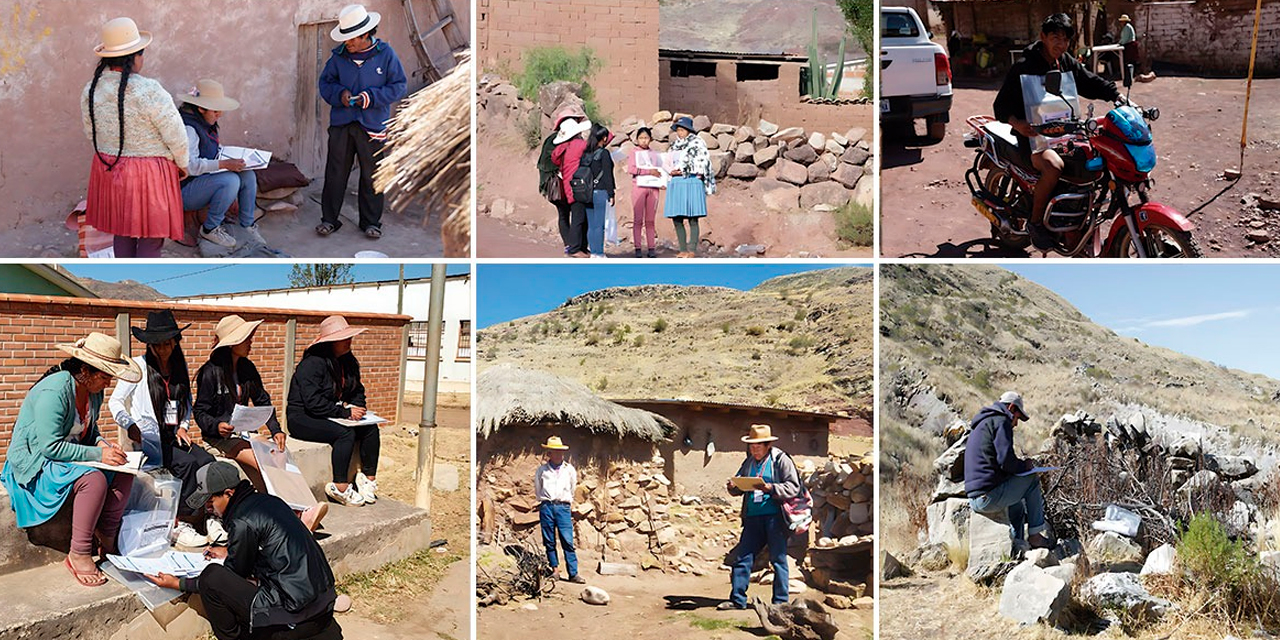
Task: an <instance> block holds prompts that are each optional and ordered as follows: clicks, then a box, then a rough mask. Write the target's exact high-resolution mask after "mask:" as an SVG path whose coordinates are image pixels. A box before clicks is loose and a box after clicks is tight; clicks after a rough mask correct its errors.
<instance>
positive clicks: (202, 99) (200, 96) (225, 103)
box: [178, 80, 240, 111]
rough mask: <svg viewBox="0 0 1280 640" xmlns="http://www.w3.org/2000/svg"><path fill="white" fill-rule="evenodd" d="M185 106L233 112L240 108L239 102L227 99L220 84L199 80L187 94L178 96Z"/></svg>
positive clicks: (213, 81)
mask: <svg viewBox="0 0 1280 640" xmlns="http://www.w3.org/2000/svg"><path fill="white" fill-rule="evenodd" d="M178 99H179V100H181V101H182V102H183V103H185V104H194V105H195V106H197V107H204V108H206V109H208V110H210V111H235V110H236V109H239V108H240V101H239V100H236V99H234V98H229V97H227V92H226V91H225V90H224V89H223V88H222V83H221V82H218V81H216V80H201V81H199V82H197V83H196V86H195V88H194V89H192V90H191V91H190V92H189V93H186V94H184V95H180V96H178Z"/></svg>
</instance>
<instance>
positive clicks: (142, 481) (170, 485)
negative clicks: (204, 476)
mask: <svg viewBox="0 0 1280 640" xmlns="http://www.w3.org/2000/svg"><path fill="white" fill-rule="evenodd" d="M144 440H145V439H144ZM181 493H182V481H181V480H178V479H177V478H175V477H173V476H172V475H170V474H169V472H167V471H160V472H158V473H156V474H154V475H151V474H145V473H144V474H141V475H138V476H137V477H135V478H134V480H133V491H132V492H131V493H130V494H129V504H128V505H127V506H126V507H125V511H124V518H123V520H121V523H120V539H119V543H118V544H119V547H120V555H123V556H133V555H147V554H149V553H152V552H154V551H157V550H160V549H163V548H166V547H168V546H169V536H170V534H172V532H173V521H174V520H175V519H176V518H177V517H178V499H179V496H180V495H181Z"/></svg>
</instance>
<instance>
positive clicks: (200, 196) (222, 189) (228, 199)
mask: <svg viewBox="0 0 1280 640" xmlns="http://www.w3.org/2000/svg"><path fill="white" fill-rule="evenodd" d="M257 199H258V178H257V176H255V175H254V173H253V172H252V171H241V172H239V173H235V172H233V171H222V172H219V173H205V174H202V175H198V176H196V177H194V178H192V179H191V180H190V181H189V182H187V183H186V184H184V185H182V209H183V210H184V211H195V210H197V209H203V208H204V207H209V216H208V217H207V218H205V221H204V227H205V228H206V229H213V228H216V227H218V226H219V225H221V224H222V221H223V220H224V219H226V217H227V211H228V210H230V209H231V203H232V202H236V201H239V202H240V226H242V227H252V226H253V211H254V207H255V206H257V203H256V202H255V201H256V200H257Z"/></svg>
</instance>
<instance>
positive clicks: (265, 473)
mask: <svg viewBox="0 0 1280 640" xmlns="http://www.w3.org/2000/svg"><path fill="white" fill-rule="evenodd" d="M249 446H250V447H252V448H253V457H254V459H256V460H257V461H258V470H260V471H261V472H262V480H263V482H264V483H266V485H267V493H269V494H271V495H273V496H275V497H277V498H280V499H281V500H284V502H285V504H287V505H289V506H290V507H293V508H294V509H298V510H299V511H305V510H307V509H310V508H311V507H313V506H315V504H316V498H315V496H314V495H312V494H311V486H310V485H308V484H307V479H306V478H305V477H303V475H302V470H301V469H299V468H298V465H297V464H295V463H294V461H293V456H292V455H290V453H289V452H288V451H287V450H285V451H281V450H280V449H279V448H277V447H276V443H274V442H271V441H269V440H264V439H262V438H251V439H250V440H249Z"/></svg>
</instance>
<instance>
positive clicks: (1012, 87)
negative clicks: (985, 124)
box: [993, 41, 1120, 122]
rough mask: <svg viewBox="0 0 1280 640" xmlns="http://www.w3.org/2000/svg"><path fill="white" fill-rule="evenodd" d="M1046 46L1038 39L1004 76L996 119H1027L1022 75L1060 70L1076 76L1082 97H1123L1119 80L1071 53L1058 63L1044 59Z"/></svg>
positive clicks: (1045, 73)
mask: <svg viewBox="0 0 1280 640" xmlns="http://www.w3.org/2000/svg"><path fill="white" fill-rule="evenodd" d="M1043 49H1044V43H1043V42H1039V41H1037V42H1035V43H1033V44H1032V45H1031V46H1029V47H1027V48H1026V50H1025V51H1023V57H1022V59H1021V60H1019V61H1018V62H1017V63H1016V64H1014V65H1013V66H1012V67H1010V68H1009V74H1008V75H1006V76H1005V77H1004V86H1002V87H1000V93H998V94H996V101H995V104H994V105H993V108H994V109H995V113H996V120H999V121H1000V122H1009V119H1010V118H1018V119H1019V120H1026V118H1027V107H1026V104H1025V103H1024V101H1023V99H1022V79H1021V77H1022V76H1043V75H1047V74H1048V73H1049V72H1050V71H1053V70H1054V69H1058V70H1060V71H1062V72H1063V73H1071V74H1072V75H1073V76H1075V81H1076V91H1077V92H1078V93H1079V94H1080V95H1081V96H1082V97H1085V98H1090V99H1092V100H1112V101H1114V100H1115V99H1116V98H1119V97H1120V91H1119V90H1118V89H1116V83H1114V82H1111V81H1110V80H1106V79H1104V78H1102V77H1101V76H1099V75H1097V74H1095V73H1092V72H1090V71H1089V70H1088V69H1085V68H1084V67H1083V66H1081V65H1080V62H1079V61H1078V60H1076V59H1075V58H1073V57H1071V54H1069V53H1064V54H1062V57H1061V58H1058V60H1057V63H1056V64H1054V63H1051V62H1049V61H1048V60H1045V59H1044V54H1043V53H1042V50H1043ZM1077 115H1080V114H1077Z"/></svg>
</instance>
